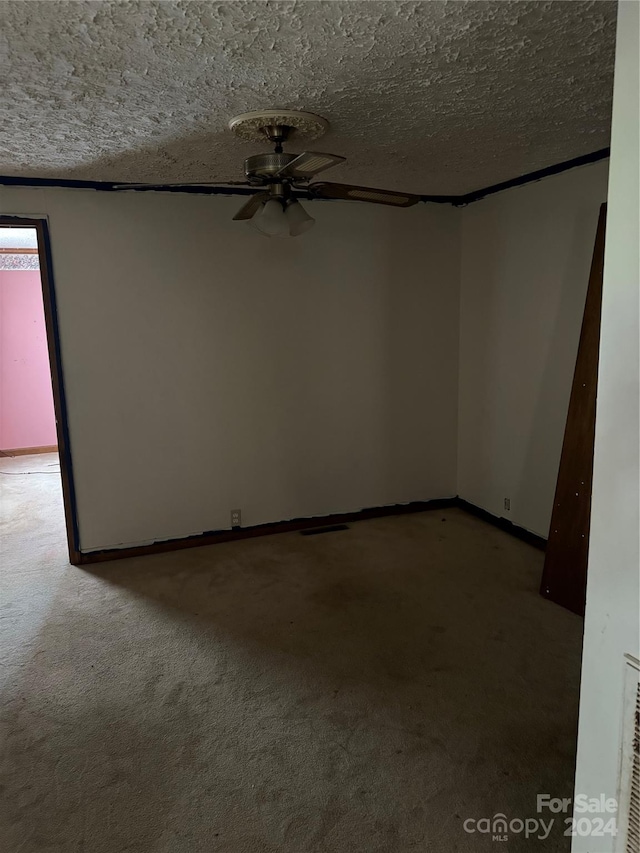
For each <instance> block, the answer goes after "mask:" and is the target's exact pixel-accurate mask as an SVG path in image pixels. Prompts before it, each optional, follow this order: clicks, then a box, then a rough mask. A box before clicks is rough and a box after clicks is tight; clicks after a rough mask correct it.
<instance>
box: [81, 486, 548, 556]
mask: <svg viewBox="0 0 640 853" xmlns="http://www.w3.org/2000/svg"><path fill="white" fill-rule="evenodd" d="M452 507H457V508H459V509H462V510H464V511H465V512H468V513H470V514H471V515H475V516H476V518H480V519H482V521H486V522H488V523H489V524H491V525H493V526H494V527H497V528H499V529H500V530H502V531H504V532H505V533H510V534H511V535H512V536H515V537H516V538H517V539H521V540H522V541H523V542H526V543H527V544H528V545H532V546H533V547H534V548H538V549H539V550H540V551H544V550H545V548H546V546H547V540H546V539H544V538H543V537H542V536H538V535H537V534H535V533H531V531H530V530H526V529H525V528H524V527H519V526H518V525H517V524H513V522H511V521H508V520H507V519H506V518H499V517H498V516H497V515H493V514H492V513H490V512H487V510H486V509H481V507H479V506H476V505H475V504H472V503H469V501H465V500H464V499H463V498H460V497H455V498H435V499H433V500H430V501H412V502H411V503H407V504H392V505H390V506H378V507H369V508H367V509H361V510H359V511H358V512H341V513H334V514H333V515H320V516H314V517H312V518H293V519H290V520H289V521H273V522H270V523H269V524H257V525H255V527H243V528H238V529H231V530H212V531H209V532H207V533H200V534H197V535H195V536H186V537H184V538H181V539H166V540H164V541H160V542H152V543H150V544H149V545H134V546H133V547H131V548H107V549H105V550H104V551H89V552H86V553H80V554H79V555H78V559H77V561H75V560H74V565H76V566H87V565H91V564H92V563H106V562H109V561H111V560H126V559H130V558H131V557H144V556H147V555H149V554H162V553H164V552H166V551H182V550H183V549H185V548H203V547H205V546H206V545H217V544H218V543H220V542H237V541H239V540H241V539H253V538H255V537H256V536H272V535H274V534H277V533H292V532H296V531H299V530H303V531H307V530H308V531H311V530H313V529H314V528H321V527H324V528H326V527H338V526H339V525H344V524H347V523H349V522H353V521H365V520H366V519H369V518H384V517H386V516H393V515H408V514H409V513H414V512H426V511H427V510H439V509H451V508H452Z"/></svg>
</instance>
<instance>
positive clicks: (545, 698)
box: [0, 456, 582, 853]
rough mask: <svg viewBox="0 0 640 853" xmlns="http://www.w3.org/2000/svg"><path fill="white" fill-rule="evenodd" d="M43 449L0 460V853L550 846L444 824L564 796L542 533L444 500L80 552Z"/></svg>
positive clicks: (567, 740)
mask: <svg viewBox="0 0 640 853" xmlns="http://www.w3.org/2000/svg"><path fill="white" fill-rule="evenodd" d="M55 460H56V457H55V456H41V457H31V458H23V459H15V460H6V459H3V460H1V462H0V469H2V470H3V471H12V472H13V475H11V474H3V475H2V476H0V486H1V488H2V501H1V504H2V505H1V510H2V531H3V541H2V610H1V615H2V620H1V621H0V625H1V626H2V668H1V669H0V674H1V676H2V715H3V729H2V745H1V746H2V771H3V784H4V788H5V790H4V794H3V797H2V827H1V831H2V836H1V837H2V840H1V841H0V849H1V850H2V851H3V853H18V852H19V853H54V851H55V853H75V851H87V853H120V851H139V853H152V851H153V853H183V851H184V853H192V851H206V853H209V851H221V853H241V851H242V853H245V852H246V853H258V851H265V853H266V851H268V852H269V853H272V851H273V853H275V851H286V853H312V852H313V853H316V851H318V853H320V851H322V852H323V853H325V852H326V853H409V851H420V853H426V852H427V851H429V853H453V851H467V850H473V851H476V850H494V851H495V850H500V849H501V850H507V849H508V850H509V851H510V853H513V851H519V850H528V851H531V850H544V851H545V853H546V851H566V850H568V849H569V846H568V842H569V839H564V838H562V837H561V835H560V833H555V834H554V835H552V838H550V839H548V840H547V841H545V842H542V841H532V840H530V841H528V842H526V841H525V840H524V839H523V838H522V837H521V836H513V837H512V838H511V840H510V841H509V843H508V844H504V843H503V844H497V843H493V842H492V841H491V836H488V835H480V834H478V833H476V834H473V835H470V834H467V833H465V831H464V829H463V821H464V820H465V819H466V818H468V817H475V818H482V817H491V816H493V815H494V814H495V813H497V812H503V813H505V814H507V816H509V817H510V818H515V817H520V818H522V819H524V818H527V817H535V816H536V793H538V792H546V793H550V794H552V795H554V796H559V797H561V796H570V795H571V793H572V776H573V764H574V749H575V731H576V717H577V703H578V682H579V663H580V647H581V630H582V623H581V620H580V619H579V618H578V617H576V616H574V615H573V614H571V613H569V612H567V611H565V610H563V609H561V608H560V607H557V606H555V605H554V604H552V603H550V602H548V601H545V600H543V599H542V598H540V597H539V596H538V594H537V585H538V580H539V576H540V571H541V566H542V555H541V554H540V553H539V552H538V551H535V550H534V549H532V548H530V547H529V546H527V545H525V544H523V543H521V542H519V541H517V540H515V539H513V538H511V537H510V536H508V535H506V534H504V533H502V532H500V531H497V530H495V529H494V528H492V527H490V526H487V525H485V524H484V523H483V522H481V521H478V520H477V519H475V518H473V517H471V516H469V515H467V514H465V513H463V512H462V511H459V510H447V511H445V512H429V513H421V514H417V515H408V516H404V517H396V518H387V519H381V520H375V521H366V522H359V523H356V524H353V525H351V529H350V530H349V531H346V532H339V533H331V534H323V535H319V536H309V537H305V536H301V535H300V534H294V533H292V534H283V535H280V536H270V537H265V538H261V539H254V540H248V541H246V542H238V543H229V544H224V545H217V546H213V547H209V548H200V549H195V550H190V551H183V552H177V553H172V554H167V555H160V556H154V557H146V558H139V559H135V560H127V561H121V562H116V563H110V564H103V565H101V566H99V567H98V568H96V569H93V570H90V571H87V570H82V569H77V568H72V567H71V566H69V565H68V563H67V561H66V557H65V545H64V535H63V524H62V506H61V499H60V489H59V479H58V476H57V475H56V474H51V471H55V468H52V467H51V465H52V464H53V465H55ZM20 471H39V472H48V473H39V474H29V475H26V474H19V473H18V472H20ZM16 474H18V476H15V475H16ZM175 499H176V500H177V501H178V500H180V496H179V495H176V498H175Z"/></svg>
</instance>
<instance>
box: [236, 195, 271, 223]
mask: <svg viewBox="0 0 640 853" xmlns="http://www.w3.org/2000/svg"><path fill="white" fill-rule="evenodd" d="M268 198H269V193H265V192H262V193H256V194H255V195H252V196H251V198H250V199H249V201H246V202H245V203H244V204H243V205H242V207H241V208H240V210H239V211H238V212H237V213H236V215H235V216H234V217H233V218H234V220H236V221H237V220H240V219H252V218H253V216H254V215H255V213H256V212H257V211H258V210H259V208H260V205H261V204H262V203H263V202H264V201H266V200H267V199H268Z"/></svg>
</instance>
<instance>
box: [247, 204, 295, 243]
mask: <svg viewBox="0 0 640 853" xmlns="http://www.w3.org/2000/svg"><path fill="white" fill-rule="evenodd" d="M254 220H255V226H256V228H257V229H258V230H259V231H262V232H263V234H268V235H269V236H270V237H277V236H280V235H282V234H284V233H286V232H287V231H288V230H289V223H288V221H287V217H286V216H285V213H284V210H283V209H282V204H281V203H280V202H279V201H278V199H276V198H270V199H269V201H267V202H266V203H265V205H264V207H263V208H262V210H261V211H258V213H257V215H256V216H255V217H254Z"/></svg>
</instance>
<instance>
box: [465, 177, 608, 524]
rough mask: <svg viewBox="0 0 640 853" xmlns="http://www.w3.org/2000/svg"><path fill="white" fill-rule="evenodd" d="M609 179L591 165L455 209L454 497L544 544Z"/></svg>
mask: <svg viewBox="0 0 640 853" xmlns="http://www.w3.org/2000/svg"><path fill="white" fill-rule="evenodd" d="M607 171H608V161H600V162H599V163H596V164H593V165H589V166H584V167H581V168H578V169H573V170H571V171H569V172H564V173H562V174H560V175H557V176H553V177H549V178H545V179H544V180H542V181H539V182H537V183H534V184H529V185H526V186H524V187H518V188H514V189H511V190H507V191H505V192H502V193H498V194H496V195H494V196H490V197H488V198H486V199H484V200H482V201H479V202H476V203H474V204H472V205H470V206H469V207H467V208H464V209H463V211H462V267H461V269H462V272H461V279H462V281H461V299H460V385H459V395H460V397H459V400H460V406H459V455H458V491H459V493H460V496H461V497H462V498H465V499H466V500H468V501H470V502H471V503H474V504H476V505H477V506H480V507H482V508H483V509H486V510H489V512H491V513H494V514H495V515H498V516H504V517H506V518H508V519H509V520H511V521H513V522H514V523H516V524H518V525H520V526H522V527H525V528H527V529H528V530H531V531H533V532H534V533H537V534H539V535H540V536H544V537H546V536H547V534H548V531H549V522H550V518H551V509H552V505H553V496H554V491H555V485H556V479H557V475H558V466H559V462H560V452H561V449H562V438H563V435H564V427H565V422H566V416H567V408H568V404H569V395H570V390H571V382H572V378H573V371H574V367H575V359H576V353H577V348H578V339H579V336H580V325H581V322H582V314H583V310H584V300H585V296H586V290H587V283H588V279H589V268H590V264H591V256H592V254H593V246H594V241H595V234H596V225H597V221H598V212H599V208H600V204H601V203H602V202H603V201H605V200H606V188H607ZM504 498H510V500H511V511H510V512H509V511H505V509H504Z"/></svg>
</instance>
